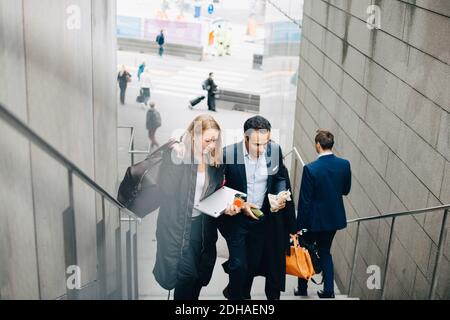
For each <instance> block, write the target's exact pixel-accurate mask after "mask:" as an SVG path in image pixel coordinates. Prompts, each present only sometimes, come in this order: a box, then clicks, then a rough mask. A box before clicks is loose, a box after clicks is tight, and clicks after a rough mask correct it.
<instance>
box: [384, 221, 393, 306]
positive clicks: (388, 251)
mask: <svg viewBox="0 0 450 320" xmlns="http://www.w3.org/2000/svg"><path fill="white" fill-rule="evenodd" d="M394 225H395V217H392V223H391V230H390V232H389V244H388V249H387V257H386V264H385V266H384V277H383V286H382V287H381V300H384V298H385V294H386V283H387V275H388V267H389V262H390V260H391V249H392V240H393V233H394Z"/></svg>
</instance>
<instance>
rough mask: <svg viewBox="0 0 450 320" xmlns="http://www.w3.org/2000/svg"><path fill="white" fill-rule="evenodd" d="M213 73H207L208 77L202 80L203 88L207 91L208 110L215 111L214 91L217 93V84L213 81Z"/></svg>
mask: <svg viewBox="0 0 450 320" xmlns="http://www.w3.org/2000/svg"><path fill="white" fill-rule="evenodd" d="M213 77H214V74H213V73H212V72H210V73H209V77H208V79H206V80H205V81H204V82H203V85H202V87H203V90H206V91H208V110H210V111H216V93H217V85H216V83H215V82H214V79H213Z"/></svg>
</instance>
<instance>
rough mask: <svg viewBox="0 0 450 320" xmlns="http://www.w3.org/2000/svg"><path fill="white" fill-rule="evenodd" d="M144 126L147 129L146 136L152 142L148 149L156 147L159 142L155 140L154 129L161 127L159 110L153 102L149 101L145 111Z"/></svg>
mask: <svg viewBox="0 0 450 320" xmlns="http://www.w3.org/2000/svg"><path fill="white" fill-rule="evenodd" d="M146 118H147V119H146V127H147V130H148V138H149V139H150V141H151V142H152V144H151V146H150V150H151V149H153V148H154V147H156V148H158V147H159V143H158V141H156V138H155V134H156V129H158V128H159V127H161V115H160V114H159V111H158V110H156V109H155V103H154V102H150V109H148V111H147V117H146Z"/></svg>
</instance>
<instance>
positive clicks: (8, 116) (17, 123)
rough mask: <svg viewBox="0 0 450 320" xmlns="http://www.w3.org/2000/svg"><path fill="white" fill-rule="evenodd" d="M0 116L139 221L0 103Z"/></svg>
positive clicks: (136, 217) (137, 218) (136, 218)
mask: <svg viewBox="0 0 450 320" xmlns="http://www.w3.org/2000/svg"><path fill="white" fill-rule="evenodd" d="M0 117H1V118H2V119H3V120H4V121H5V122H6V123H7V124H9V125H10V126H11V127H13V128H14V129H16V130H17V131H18V132H20V133H21V134H22V135H23V136H25V137H26V138H27V139H28V140H30V141H31V142H33V143H34V144H35V145H36V146H38V147H39V148H40V149H41V150H42V151H44V152H45V153H46V154H48V155H49V156H50V157H52V158H53V159H54V160H56V161H57V162H59V163H60V164H61V165H63V166H64V167H66V169H68V170H69V171H70V172H72V173H73V174H75V175H76V176H77V177H78V178H80V179H81V180H83V181H84V182H85V183H86V184H87V185H88V186H90V187H91V188H92V189H94V190H95V191H96V192H97V193H99V194H100V195H101V196H103V197H105V199H108V200H109V201H110V202H111V203H112V204H113V205H115V206H116V207H117V208H118V209H120V210H122V211H124V212H125V213H126V214H128V215H129V216H131V217H133V218H134V219H135V220H138V221H140V220H141V218H139V217H138V216H137V215H135V214H134V213H133V212H131V211H130V210H128V209H127V208H125V207H124V206H123V205H122V204H121V203H120V202H119V201H117V200H116V199H115V198H114V197H113V196H111V195H110V194H109V193H108V192H107V191H106V190H105V189H103V188H102V187H101V186H100V185H99V184H97V183H96V182H95V181H94V180H92V179H91V178H89V176H88V175H87V174H85V173H84V172H83V171H82V170H81V169H80V168H78V166H77V165H75V164H74V163H73V162H72V161H70V160H69V159H67V158H66V157H65V156H63V155H62V154H61V153H60V152H59V151H58V150H56V149H55V148H54V147H53V146H51V145H50V144H49V143H48V142H46V141H45V140H44V139H43V138H41V137H40V136H39V135H38V134H37V133H35V132H34V131H33V130H32V129H31V128H30V127H28V125H26V124H25V123H24V122H23V121H22V120H20V119H18V118H17V117H16V116H15V115H13V114H12V113H11V112H10V111H9V110H8V109H6V108H5V107H4V106H3V105H1V104H0Z"/></svg>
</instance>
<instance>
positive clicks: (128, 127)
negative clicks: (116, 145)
mask: <svg viewBox="0 0 450 320" xmlns="http://www.w3.org/2000/svg"><path fill="white" fill-rule="evenodd" d="M117 128H118V129H130V130H131V132H130V142H129V144H128V153H129V154H130V155H131V165H134V155H135V154H149V153H150V150H151V145H150V142H149V144H148V149H147V151H146V150H135V149H134V136H135V131H136V130H135V128H134V127H131V126H118V127H117Z"/></svg>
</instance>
